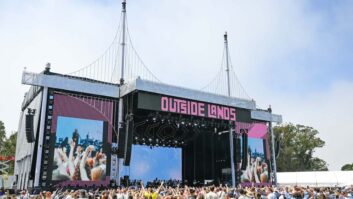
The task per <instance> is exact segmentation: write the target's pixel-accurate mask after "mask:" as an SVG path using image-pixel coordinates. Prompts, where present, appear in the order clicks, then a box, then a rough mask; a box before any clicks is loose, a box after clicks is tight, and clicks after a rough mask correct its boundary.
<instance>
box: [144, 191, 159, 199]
mask: <svg viewBox="0 0 353 199" xmlns="http://www.w3.org/2000/svg"><path fill="white" fill-rule="evenodd" d="M143 196H144V197H145V198H146V199H156V198H157V197H158V193H157V192H154V193H149V192H147V191H146V192H145V194H143Z"/></svg>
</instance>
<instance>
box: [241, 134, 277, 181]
mask: <svg viewBox="0 0 353 199" xmlns="http://www.w3.org/2000/svg"><path fill="white" fill-rule="evenodd" d="M264 150H265V148H264V140H263V139H260V138H250V137H249V138H248V154H247V166H246V169H245V170H243V171H242V176H241V182H251V183H267V182H269V180H270V177H269V175H270V173H269V165H267V161H266V157H265V151H264Z"/></svg>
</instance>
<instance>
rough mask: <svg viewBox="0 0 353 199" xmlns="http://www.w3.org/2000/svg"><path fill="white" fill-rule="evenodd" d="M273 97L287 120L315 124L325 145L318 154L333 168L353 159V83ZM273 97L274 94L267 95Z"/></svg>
mask: <svg viewBox="0 0 353 199" xmlns="http://www.w3.org/2000/svg"><path fill="white" fill-rule="evenodd" d="M269 96H276V99H274V100H272V101H273V104H274V109H275V111H276V112H280V113H282V114H283V117H284V120H285V122H292V123H297V124H304V125H307V126H312V127H314V128H315V129H317V130H318V131H319V133H320V134H319V137H320V138H322V139H323V140H324V141H325V142H326V144H325V146H324V147H323V148H321V149H318V150H317V153H316V154H315V155H316V156H318V157H320V158H322V159H324V160H326V161H327V163H328V164H329V169H330V170H340V169H341V166H343V165H344V164H346V163H351V162H353V159H352V155H351V153H352V140H353V123H352V119H351V118H352V117H351V114H352V113H353V106H352V102H353V82H337V83H335V84H334V85H332V86H331V87H330V88H328V89H327V90H324V91H319V92H313V93H311V94H308V95H279V94H273V95H272V93H271V92H270V93H269ZM267 98H272V97H267Z"/></svg>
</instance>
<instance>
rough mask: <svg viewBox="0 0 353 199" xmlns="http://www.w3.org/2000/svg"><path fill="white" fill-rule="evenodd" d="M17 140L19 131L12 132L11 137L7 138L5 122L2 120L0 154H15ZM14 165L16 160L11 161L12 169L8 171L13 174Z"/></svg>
mask: <svg viewBox="0 0 353 199" xmlns="http://www.w3.org/2000/svg"><path fill="white" fill-rule="evenodd" d="M16 140H17V132H14V133H12V134H11V135H10V137H9V138H6V131H5V126H4V123H3V122H2V121H0V156H3V157H9V156H15V153H16ZM14 167H15V164H14V161H11V163H10V169H9V171H8V172H9V174H13V172H14Z"/></svg>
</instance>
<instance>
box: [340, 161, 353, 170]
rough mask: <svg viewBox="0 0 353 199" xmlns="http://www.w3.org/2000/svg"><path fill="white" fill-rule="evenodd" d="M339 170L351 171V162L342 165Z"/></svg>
mask: <svg viewBox="0 0 353 199" xmlns="http://www.w3.org/2000/svg"><path fill="white" fill-rule="evenodd" d="M341 171H353V163H352V164H345V165H343V166H342V167H341Z"/></svg>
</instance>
